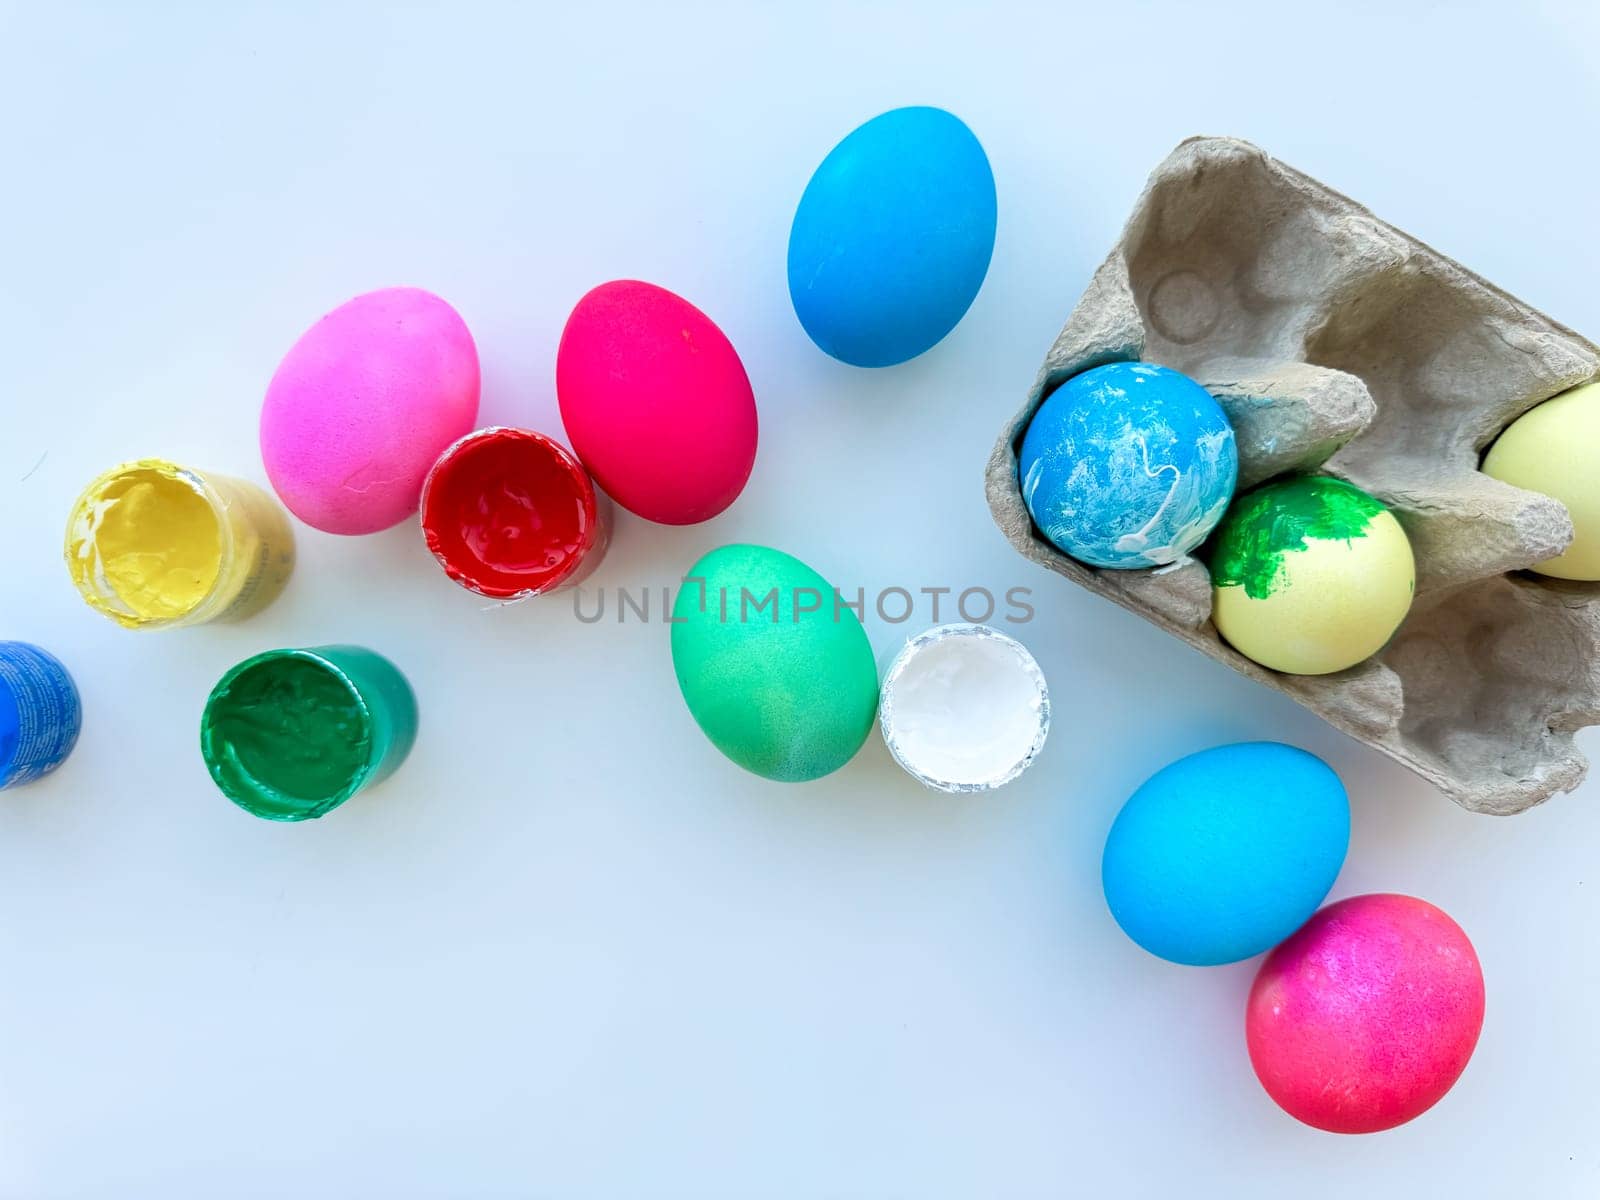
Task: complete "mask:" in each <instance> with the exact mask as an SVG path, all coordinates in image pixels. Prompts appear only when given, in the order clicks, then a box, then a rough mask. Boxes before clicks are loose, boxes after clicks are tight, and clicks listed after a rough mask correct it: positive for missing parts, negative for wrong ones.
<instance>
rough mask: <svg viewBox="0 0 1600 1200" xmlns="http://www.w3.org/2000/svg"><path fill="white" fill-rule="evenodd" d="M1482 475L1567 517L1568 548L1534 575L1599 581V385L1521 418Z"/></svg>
mask: <svg viewBox="0 0 1600 1200" xmlns="http://www.w3.org/2000/svg"><path fill="white" fill-rule="evenodd" d="M1483 473H1484V474H1485V475H1491V476H1493V477H1494V478H1496V479H1498V480H1500V481H1501V482H1503V483H1509V484H1512V485H1514V486H1516V487H1520V488H1527V489H1528V490H1529V491H1530V492H1540V493H1542V494H1543V495H1546V496H1550V497H1552V498H1554V499H1556V500H1559V501H1561V503H1562V504H1564V505H1566V506H1567V512H1569V513H1571V514H1572V530H1573V538H1572V544H1571V545H1570V546H1568V547H1567V548H1566V550H1564V551H1563V552H1562V553H1560V554H1558V555H1556V556H1555V557H1554V558H1551V559H1547V560H1546V561H1544V562H1542V563H1537V564H1535V565H1534V567H1533V568H1532V569H1533V570H1535V571H1537V572H1538V573H1539V574H1541V575H1550V576H1554V577H1555V578H1556V579H1584V580H1590V581H1593V580H1600V382H1596V383H1586V384H1584V385H1583V386H1582V387H1575V388H1573V389H1572V390H1571V391H1570V392H1562V393H1561V395H1559V396H1557V397H1556V398H1555V399H1554V400H1546V401H1545V402H1544V403H1543V404H1541V405H1539V407H1538V408H1534V409H1530V410H1529V411H1528V412H1525V413H1523V414H1522V416H1520V417H1518V418H1517V419H1516V420H1515V421H1513V422H1512V423H1511V425H1510V426H1509V427H1507V429H1506V431H1505V432H1504V433H1502V434H1501V435H1500V437H1499V439H1498V440H1497V441H1496V442H1495V444H1494V445H1493V446H1491V447H1490V448H1489V453H1488V454H1487V455H1486V456H1485V457H1484V460H1483Z"/></svg>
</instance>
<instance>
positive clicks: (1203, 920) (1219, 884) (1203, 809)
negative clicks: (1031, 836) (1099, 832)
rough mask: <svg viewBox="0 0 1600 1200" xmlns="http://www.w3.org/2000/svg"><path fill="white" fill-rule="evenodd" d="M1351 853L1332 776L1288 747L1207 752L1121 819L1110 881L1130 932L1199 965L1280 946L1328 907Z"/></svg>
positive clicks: (1161, 779)
mask: <svg viewBox="0 0 1600 1200" xmlns="http://www.w3.org/2000/svg"><path fill="white" fill-rule="evenodd" d="M1349 847H1350V801H1349V798H1348V797H1347V796H1346V795H1345V790H1344V784H1343V783H1341V782H1340V780H1339V776H1338V775H1337V774H1335V773H1334V770H1333V768H1332V767H1330V766H1328V764H1327V763H1325V762H1323V761H1322V760H1321V759H1320V758H1318V757H1317V756H1316V755H1314V754H1308V753H1307V752H1306V751H1304V750H1297V749H1295V747H1293V746H1285V745H1282V744H1281V743H1278V742H1240V743H1237V744H1234V745H1228V746H1217V747H1214V748H1213V749H1210V750H1202V751H1201V752H1200V753H1198V754H1191V755H1189V756H1188V757H1187V758H1180V759H1179V760H1178V761H1177V762H1175V763H1172V764H1171V765H1169V766H1166V767H1163V768H1162V769H1161V770H1159V771H1157V772H1156V773H1155V774H1154V775H1152V776H1151V777H1150V778H1149V779H1147V780H1146V781H1145V782H1144V784H1143V785H1142V786H1141V787H1140V788H1139V790H1138V791H1136V792H1134V794H1133V796H1132V797H1131V798H1130V799H1129V800H1128V802H1127V803H1126V804H1124V805H1123V806H1122V811H1121V812H1119V813H1118V814H1117V819H1116V820H1115V821H1114V822H1113V823H1112V826H1111V833H1110V834H1109V835H1108V836H1107V838H1106V849H1105V857H1104V858H1103V859H1102V860H1101V882H1102V883H1103V884H1104V886H1105V893H1106V904H1107V905H1108V906H1110V909H1111V915H1112V916H1113V917H1115V918H1116V921H1117V924H1118V925H1120V926H1122V929H1123V931H1124V932H1125V933H1126V934H1127V935H1128V936H1129V937H1130V938H1132V939H1133V940H1134V941H1135V942H1137V943H1138V944H1139V945H1140V946H1142V947H1144V948H1145V949H1146V950H1148V951H1149V952H1150V953H1151V954H1154V955H1156V956H1157V957H1159V958H1164V959H1167V960H1168V961H1169V962H1175V963H1184V964H1187V965H1190V966H1215V965H1217V964H1220V963H1230V962H1238V961H1239V960H1241V959H1245V958H1250V957H1251V956H1252V955H1256V954H1261V953H1263V952H1265V951H1267V950H1270V949H1271V948H1272V947H1273V946H1276V945H1277V944H1278V943H1279V942H1281V941H1283V939H1284V938H1286V937H1288V936H1289V935H1290V934H1291V933H1293V932H1294V931H1295V930H1296V929H1299V928H1300V926H1301V925H1303V924H1305V922H1306V921H1307V920H1308V919H1309V918H1310V916H1311V914H1312V913H1314V912H1315V911H1316V910H1317V908H1318V906H1320V905H1321V904H1322V902H1323V900H1325V899H1326V898H1327V895H1328V891H1329V889H1330V888H1332V887H1333V881H1334V880H1335V879H1336V878H1337V877H1338V875H1339V869H1340V867H1342V866H1343V865H1344V857H1345V852H1346V851H1347V850H1348V849H1349Z"/></svg>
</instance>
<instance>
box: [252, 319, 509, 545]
mask: <svg viewBox="0 0 1600 1200" xmlns="http://www.w3.org/2000/svg"><path fill="white" fill-rule="evenodd" d="M477 419H478V350H477V347H476V346H474V345H473V342H472V334H471V333H469V332H468V330H467V326H466V323H465V322H464V321H462V319H461V317H460V315H459V314H458V313H457V312H456V310H455V309H453V308H451V307H450V306H449V305H448V304H446V303H445V302H444V301H443V300H441V299H439V297H437V296H435V295H433V294H432V293H431V292H425V291H423V290H422V289H420V288H383V289H382V290H380V291H376V292H368V293H366V294H365V295H362V296H357V297H356V298H355V299H354V300H350V301H347V302H346V303H344V304H342V305H340V306H339V307H338V308H336V309H334V310H333V311H332V312H331V313H329V314H328V315H327V316H325V317H323V318H322V319H321V320H320V321H318V322H317V323H316V324H315V325H313V326H312V327H311V328H310V329H308V330H306V332H305V333H304V334H302V335H301V337H300V340H299V341H297V342H296V343H295V344H294V345H293V346H292V347H290V350H289V353H288V354H286V355H284V358H283V361H282V362H281V363H279V364H278V370H277V372H276V373H275V374H274V375H273V376H272V382H271V383H269V384H268V385H267V396H266V400H265V401H264V402H263V403H262V405H261V459H262V461H263V463H265V465H266V468H267V478H268V479H270V480H271V481H272V486H273V489H274V490H275V491H276V492H277V493H278V497H279V498H280V499H281V500H282V501H283V503H284V504H285V506H287V507H288V509H289V511H290V512H292V513H294V515H295V516H297V517H299V518H300V519H301V520H302V521H304V522H305V523H306V524H307V525H310V526H312V527H313V528H316V529H321V530H324V531H325V532H327V533H350V534H354V533H376V532H377V531H378V530H380V529H387V528H389V526H391V525H395V524H398V523H399V522H401V521H403V520H405V519H406V518H407V517H408V516H410V515H411V514H412V513H414V512H416V511H417V504H418V501H419V499H420V497H421V495H422V481H423V479H424V477H426V475H427V473H428V469H429V468H430V467H432V466H433V464H434V462H435V461H437V460H438V458H439V455H440V454H441V453H443V452H444V450H445V448H446V447H447V446H449V445H450V444H451V443H453V442H455V441H456V440H457V439H458V438H460V437H463V436H464V435H465V434H466V433H467V432H468V431H470V430H471V429H472V427H473V426H474V425H475V424H476V423H477Z"/></svg>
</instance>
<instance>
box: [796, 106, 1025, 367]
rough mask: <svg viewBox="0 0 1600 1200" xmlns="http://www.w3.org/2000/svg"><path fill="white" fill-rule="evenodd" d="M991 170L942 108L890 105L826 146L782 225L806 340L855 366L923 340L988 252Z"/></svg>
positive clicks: (961, 300)
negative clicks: (828, 148)
mask: <svg viewBox="0 0 1600 1200" xmlns="http://www.w3.org/2000/svg"><path fill="white" fill-rule="evenodd" d="M994 229H995V191H994V173H993V172H992V171H991V170H990V169H989V159H988V156H987V155H985V154H984V152H983V146H982V145H980V144H979V142H978V139H977V138H976V137H975V136H974V135H973V133H972V130H970V129H968V128H967V127H966V125H965V124H963V123H962V122H961V120H960V119H959V118H957V117H955V116H952V115H951V114H950V113H947V112H945V111H944V110H943V109H940V108H897V109H894V110H892V111H890V112H886V113H883V114H882V115H881V116H877V117H874V118H873V119H872V120H870V121H868V122H867V123H866V124H865V125H862V126H861V127H860V128H858V129H856V130H855V131H854V132H853V133H851V134H850V135H849V136H848V137H846V138H845V139H844V140H843V141H842V142H840V143H839V144H838V145H837V146H835V147H834V148H833V150H832V151H831V152H830V153H829V154H828V157H827V158H825V159H823V160H822V165H821V166H819V167H818V168H817V170H816V173H815V174H814V175H812V176H811V182H810V183H808V184H807V185H806V190H805V193H804V194H803V195H802V196H801V197H800V206H799V207H798V208H797V209H796V210H795V214H794V225H793V226H792V227H791V229H790V231H789V296H790V298H791V299H792V300H793V301H794V311H795V314H796V315H797V316H798V317H799V318H800V324H801V325H803V326H804V327H805V331H806V333H808V334H810V335H811V340H812V341H814V342H816V344H817V345H818V346H820V347H821V348H822V349H823V350H825V351H827V352H828V353H829V354H831V355H832V356H833V357H834V358H837V359H839V360H840V361H841V362H846V363H849V364H851V365H852V366H857V367H887V366H893V365H894V364H895V363H902V362H905V361H906V360H907V359H910V358H915V357H916V356H917V355H919V354H921V353H922V352H923V351H924V350H928V349H931V348H932V347H933V346H935V345H937V344H938V343H939V341H940V340H941V339H942V338H943V337H944V336H945V334H947V333H949V332H950V331H951V330H952V329H954V328H955V327H956V324H957V322H959V321H960V320H961V318H962V317H963V316H964V315H965V314H966V311H967V309H968V308H970V307H971V306H972V301H973V300H974V299H975V298H976V297H977V295H978V289H979V288H980V287H982V286H983V277H984V275H986V274H987V273H988V270H989V258H990V256H991V255H992V254H993V253H994Z"/></svg>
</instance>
